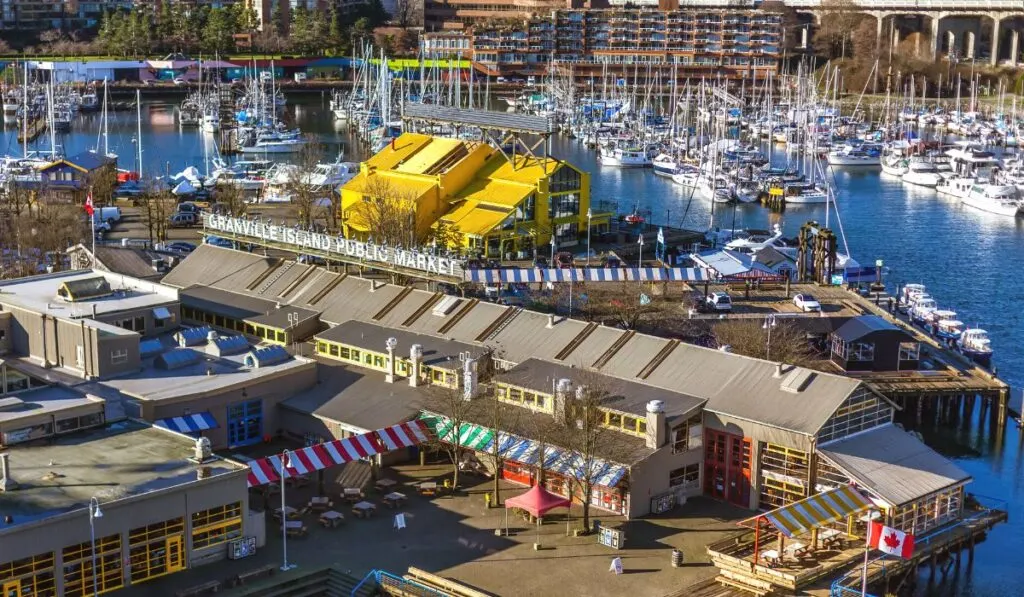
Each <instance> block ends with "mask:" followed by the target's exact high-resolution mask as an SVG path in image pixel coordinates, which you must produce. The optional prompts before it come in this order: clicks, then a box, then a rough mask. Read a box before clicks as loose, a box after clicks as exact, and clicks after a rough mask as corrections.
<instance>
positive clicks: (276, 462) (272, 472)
mask: <svg viewBox="0 0 1024 597" xmlns="http://www.w3.org/2000/svg"><path fill="white" fill-rule="evenodd" d="M425 441H427V426H426V424H425V423H424V422H423V421H420V420H415V421H407V422H405V423H399V424H398V425H392V426H391V427H385V428H384V429H378V430H377V431H370V432H367V433H364V434H362V435H356V436H353V437H347V438H345V439H338V440H334V441H330V442H325V443H322V444H317V445H315V446H309V447H307V448H300V449H298V450H293V451H291V452H288V461H289V462H288V467H287V468H285V469H284V476H285V478H288V477H295V476H297V475H305V474H306V473H312V472H315V471H319V470H323V469H325V468H328V467H331V466H335V465H338V464H345V463H346V462H352V461H354V460H359V459H362V458H367V457H369V456H374V455H376V454H382V453H384V452H390V451H392V450H398V449H401V448H408V447H410V446H415V445H417V444H420V443H422V442H425ZM280 471H281V455H280V454H275V455H273V456H267V457H266V458H260V459H258V460H253V461H251V462H249V478H248V482H249V487H256V486H258V485H266V484H267V483H274V482H277V481H280V480H281V476H280Z"/></svg>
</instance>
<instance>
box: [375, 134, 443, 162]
mask: <svg viewBox="0 0 1024 597" xmlns="http://www.w3.org/2000/svg"><path fill="white" fill-rule="evenodd" d="M433 139H434V138H433V137H430V136H428V135H420V134H418V133H402V135H401V136H400V137H398V138H397V139H395V140H394V141H393V142H392V143H389V144H388V145H387V146H385V147H384V149H382V150H380V151H378V152H377V153H375V154H373V155H372V156H371V157H370V158H368V159H367V160H366V161H365V162H364V163H365V164H366V165H367V166H369V167H371V168H374V167H375V168H377V170H391V169H393V168H394V167H395V166H396V165H398V164H399V163H400V162H402V161H403V160H407V159H409V157H410V156H412V155H414V154H415V153H416V152H418V151H419V150H421V149H423V148H424V147H425V146H427V145H428V144H430V142H431V141H432V140H433Z"/></svg>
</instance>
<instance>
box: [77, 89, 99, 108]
mask: <svg viewBox="0 0 1024 597" xmlns="http://www.w3.org/2000/svg"><path fill="white" fill-rule="evenodd" d="M80 100H81V103H80V104H79V106H78V109H79V110H81V111H82V112H95V111H96V110H99V109H100V98H99V96H97V95H96V91H95V90H93V89H89V90H88V91H86V92H85V93H83V94H82V96H81V98H80Z"/></svg>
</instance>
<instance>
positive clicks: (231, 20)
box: [203, 8, 237, 54]
mask: <svg viewBox="0 0 1024 597" xmlns="http://www.w3.org/2000/svg"><path fill="white" fill-rule="evenodd" d="M236 23H237V21H236V20H235V15H234V14H233V11H232V10H231V9H228V8H213V9H210V12H209V14H208V15H207V17H206V25H205V26H204V27H203V49H204V50H205V51H207V52H211V53H214V52H219V53H222V54H223V53H227V52H230V51H231V50H233V49H234V39H233V38H232V35H233V33H234V30H235V25H236Z"/></svg>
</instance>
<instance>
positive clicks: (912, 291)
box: [896, 283, 928, 313]
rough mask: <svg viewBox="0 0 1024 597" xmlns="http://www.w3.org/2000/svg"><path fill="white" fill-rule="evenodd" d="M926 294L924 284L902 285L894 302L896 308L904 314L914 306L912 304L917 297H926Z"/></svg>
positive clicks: (926, 290)
mask: <svg viewBox="0 0 1024 597" xmlns="http://www.w3.org/2000/svg"><path fill="white" fill-rule="evenodd" d="M927 294H928V289H927V288H925V286H924V284H914V283H911V284H904V285H903V289H902V290H900V293H899V298H898V299H897V301H896V308H897V310H899V312H900V313H906V312H907V310H908V309H910V308H911V307H913V306H914V302H916V301H917V299H918V298H919V297H922V296H927Z"/></svg>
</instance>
